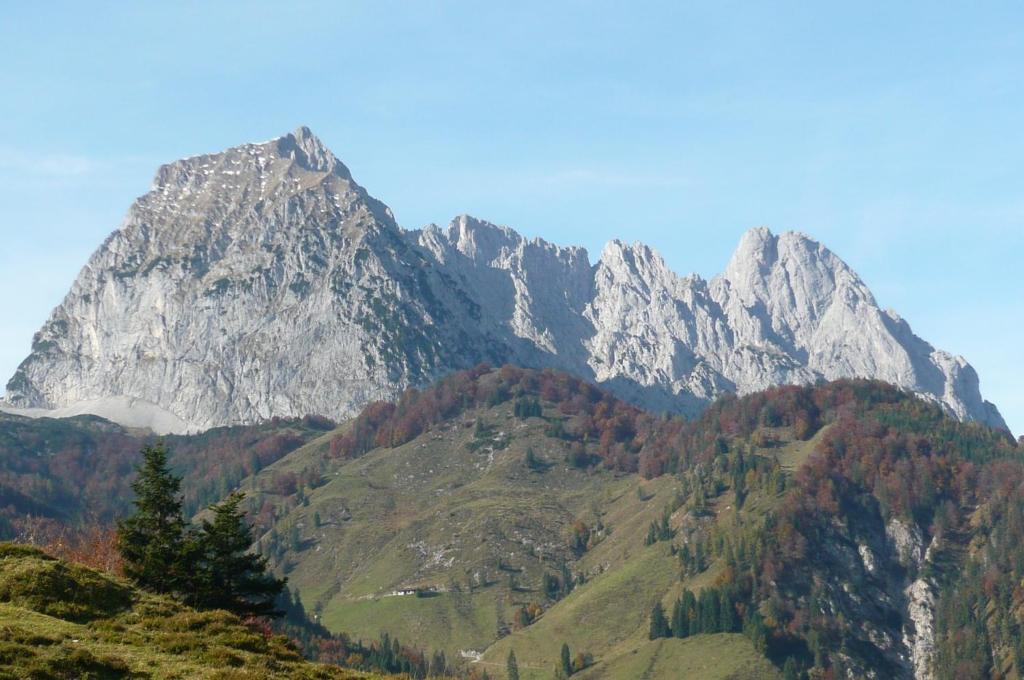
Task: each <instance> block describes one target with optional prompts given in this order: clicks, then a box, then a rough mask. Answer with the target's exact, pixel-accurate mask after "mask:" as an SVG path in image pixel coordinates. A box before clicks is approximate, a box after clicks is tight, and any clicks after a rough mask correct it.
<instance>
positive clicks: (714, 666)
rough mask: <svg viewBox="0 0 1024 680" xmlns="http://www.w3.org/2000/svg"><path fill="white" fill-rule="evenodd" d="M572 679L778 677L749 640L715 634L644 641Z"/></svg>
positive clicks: (744, 679) (771, 679) (733, 679)
mask: <svg viewBox="0 0 1024 680" xmlns="http://www.w3.org/2000/svg"><path fill="white" fill-rule="evenodd" d="M548 673H549V674H550V670H549V671H548ZM524 677H525V676H524ZM541 677H549V676H541ZM573 677H574V678H579V679H580V680H620V679H625V678H630V679H635V680H656V679H658V678H700V680H777V679H778V678H779V677H780V675H779V672H778V671H777V670H776V669H775V667H774V666H772V664H771V663H769V662H768V661H767V660H766V659H765V658H764V657H763V656H761V655H760V654H758V653H757V651H756V650H755V649H754V648H753V646H752V645H751V644H750V640H748V639H747V638H745V637H744V636H742V635H738V634H736V633H718V634H715V635H697V636H695V637H691V638H686V639H684V640H677V639H674V638H664V639H660V640H653V641H651V640H644V641H643V642H640V643H638V644H636V645H635V646H630V648H629V649H626V650H624V651H622V652H621V653H619V654H617V655H616V656H614V657H612V658H611V659H610V660H608V661H606V662H604V661H602V662H599V663H597V664H595V665H594V666H591V667H590V668H587V669H585V670H584V671H582V672H580V673H577V674H574V675H573Z"/></svg>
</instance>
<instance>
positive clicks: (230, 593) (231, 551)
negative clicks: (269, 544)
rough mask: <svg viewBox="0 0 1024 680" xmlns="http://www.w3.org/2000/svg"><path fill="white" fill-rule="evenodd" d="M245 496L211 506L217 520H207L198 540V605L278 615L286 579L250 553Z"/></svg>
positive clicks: (240, 612) (239, 495)
mask: <svg viewBox="0 0 1024 680" xmlns="http://www.w3.org/2000/svg"><path fill="white" fill-rule="evenodd" d="M244 498H245V496H244V494H242V493H239V492H235V493H233V494H231V495H229V496H228V497H227V498H226V499H225V500H224V501H222V502H221V503H218V504H217V505H213V506H210V509H211V510H212V511H213V521H212V522H210V521H208V520H204V521H203V526H202V529H201V530H200V532H199V535H198V536H197V537H196V544H197V545H198V551H199V553H200V556H201V557H200V560H201V561H200V564H199V568H198V572H199V579H198V580H199V586H198V588H197V593H196V598H197V600H198V605H199V606H200V607H204V608H211V609H214V608H215V609H227V610H228V611H231V612H235V613H236V614H240V615H243V616H244V615H252V616H278V615H280V612H278V611H275V609H274V601H275V600H276V599H277V596H278V594H279V593H280V592H281V590H282V589H283V588H284V585H285V579H278V578H275V577H274V576H273V575H272V574H268V573H267V558H265V557H263V556H262V555H257V554H255V553H253V552H250V550H251V548H252V543H253V541H252V531H251V529H250V527H249V525H248V524H247V523H246V522H245V513H244V511H243V510H241V509H240V508H239V505H240V504H241V502H242V500H243V499H244Z"/></svg>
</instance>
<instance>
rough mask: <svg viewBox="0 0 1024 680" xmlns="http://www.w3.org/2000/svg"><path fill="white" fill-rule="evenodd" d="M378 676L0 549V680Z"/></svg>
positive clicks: (36, 556) (226, 617)
mask: <svg viewBox="0 0 1024 680" xmlns="http://www.w3.org/2000/svg"><path fill="white" fill-rule="evenodd" d="M57 677H66V678H154V679H157V678H223V679H225V680H228V679H232V678H257V677H258V678H311V679H312V678H324V679H328V678H337V679H339V680H345V679H355V678H367V679H369V678H374V677H382V676H373V675H368V674H364V673H360V672H356V671H350V670H346V669H341V668H337V667H331V666H324V665H320V664H313V663H310V662H308V661H305V660H304V659H302V658H301V657H300V656H299V654H298V653H297V652H296V651H295V650H294V649H293V648H292V647H291V646H290V644H289V643H288V642H287V641H286V640H285V639H284V638H281V637H270V638H266V637H264V636H263V635H262V634H259V633H257V632H254V631H252V630H250V629H249V628H247V627H245V626H244V625H242V623H241V621H240V620H239V619H238V618H237V617H235V616H233V615H231V614H229V613H227V612H222V611H213V612H197V611H195V610H193V609H189V608H188V607H185V606H182V605H180V604H178V603H176V602H174V601H172V600H169V599H167V598H164V597H159V596H155V595H151V594H148V593H144V592H141V591H139V590H136V589H134V588H132V587H130V586H129V585H128V584H126V583H124V582H122V581H120V580H119V579H116V578H113V577H110V576H108V575H106V574H102V573H99V572H96V571H93V570H91V569H87V568H85V567H82V566H79V565H75V564H69V563H66V562H62V561H59V560H55V559H53V558H51V557H49V556H47V555H46V554H44V553H42V552H40V551H38V550H35V549H32V548H26V547H24V546H15V545H12V544H3V543H0V678H57Z"/></svg>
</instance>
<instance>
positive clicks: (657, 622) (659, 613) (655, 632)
mask: <svg viewBox="0 0 1024 680" xmlns="http://www.w3.org/2000/svg"><path fill="white" fill-rule="evenodd" d="M671 634H672V631H671V630H670V629H669V626H668V621H667V620H666V619H665V610H664V609H662V607H661V601H660V600H659V601H658V602H655V603H654V609H652V610H651V630H650V639H652V640H657V639H658V638H663V637H669V635H671Z"/></svg>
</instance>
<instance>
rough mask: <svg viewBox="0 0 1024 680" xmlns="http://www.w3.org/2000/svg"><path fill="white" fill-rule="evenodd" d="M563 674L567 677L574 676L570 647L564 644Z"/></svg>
mask: <svg viewBox="0 0 1024 680" xmlns="http://www.w3.org/2000/svg"><path fill="white" fill-rule="evenodd" d="M562 672H563V673H565V677H569V676H570V675H572V654H570V653H569V645H568V644H566V643H564V642H563V643H562Z"/></svg>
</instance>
